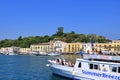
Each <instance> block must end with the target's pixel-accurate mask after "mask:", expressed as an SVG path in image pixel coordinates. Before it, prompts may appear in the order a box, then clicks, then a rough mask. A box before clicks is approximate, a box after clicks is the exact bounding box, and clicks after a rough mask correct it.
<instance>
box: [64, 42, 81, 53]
mask: <svg viewBox="0 0 120 80" xmlns="http://www.w3.org/2000/svg"><path fill="white" fill-rule="evenodd" d="M81 48H82V47H81V43H67V45H66V46H65V47H64V53H78V52H80V49H81Z"/></svg>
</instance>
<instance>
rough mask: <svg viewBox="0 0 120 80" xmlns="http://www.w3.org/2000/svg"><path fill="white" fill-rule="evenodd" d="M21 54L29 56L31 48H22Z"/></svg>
mask: <svg viewBox="0 0 120 80" xmlns="http://www.w3.org/2000/svg"><path fill="white" fill-rule="evenodd" d="M19 52H20V54H29V53H30V52H31V49H30V48H20V50H19Z"/></svg>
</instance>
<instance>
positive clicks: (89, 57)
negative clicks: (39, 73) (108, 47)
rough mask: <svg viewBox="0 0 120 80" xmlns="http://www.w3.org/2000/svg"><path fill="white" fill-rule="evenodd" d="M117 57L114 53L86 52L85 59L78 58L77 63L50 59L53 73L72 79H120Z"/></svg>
mask: <svg viewBox="0 0 120 80" xmlns="http://www.w3.org/2000/svg"><path fill="white" fill-rule="evenodd" d="M115 57H116V58H115ZM119 57H120V56H119ZM113 58H114V59H113ZM117 58H118V56H112V55H96V54H84V55H83V59H79V58H78V59H76V62H75V65H74V64H72V63H69V62H65V61H62V60H59V61H58V59H57V60H49V63H50V65H49V66H50V68H51V70H52V72H53V74H57V75H60V76H63V77H67V78H71V79H78V80H120V60H119V59H117Z"/></svg>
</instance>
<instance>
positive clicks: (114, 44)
mask: <svg viewBox="0 0 120 80" xmlns="http://www.w3.org/2000/svg"><path fill="white" fill-rule="evenodd" d="M94 47H95V48H96V49H98V50H100V49H102V48H104V49H107V50H109V51H111V52H120V40H113V41H111V42H108V43H94Z"/></svg>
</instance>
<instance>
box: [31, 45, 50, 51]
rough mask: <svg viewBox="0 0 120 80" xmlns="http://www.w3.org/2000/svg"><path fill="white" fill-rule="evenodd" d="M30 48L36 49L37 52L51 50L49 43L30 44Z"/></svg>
mask: <svg viewBox="0 0 120 80" xmlns="http://www.w3.org/2000/svg"><path fill="white" fill-rule="evenodd" d="M30 48H31V50H32V51H38V52H50V51H51V45H50V43H39V44H33V45H31V46H30Z"/></svg>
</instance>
